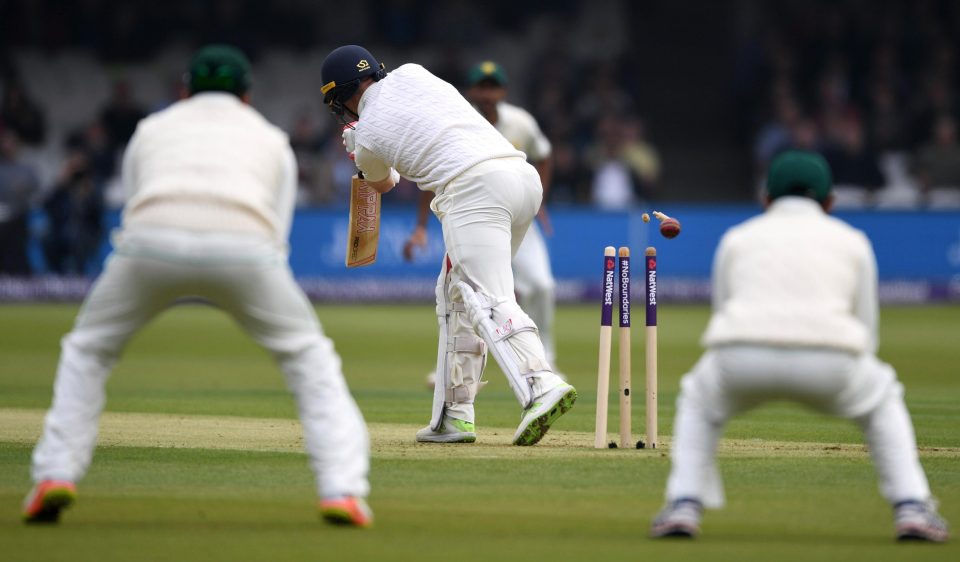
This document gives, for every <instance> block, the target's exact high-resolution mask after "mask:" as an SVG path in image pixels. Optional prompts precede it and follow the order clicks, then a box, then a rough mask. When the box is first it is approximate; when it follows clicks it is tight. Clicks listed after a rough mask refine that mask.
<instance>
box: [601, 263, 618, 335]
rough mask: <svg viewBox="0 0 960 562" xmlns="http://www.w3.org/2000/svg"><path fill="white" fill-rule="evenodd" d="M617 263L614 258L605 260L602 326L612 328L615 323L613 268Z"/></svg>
mask: <svg viewBox="0 0 960 562" xmlns="http://www.w3.org/2000/svg"><path fill="white" fill-rule="evenodd" d="M616 265H617V263H616V262H615V261H614V260H613V258H608V257H604V259H603V306H602V307H601V314H600V325H601V326H610V325H611V324H612V323H613V290H614V281H613V268H614V267H616Z"/></svg>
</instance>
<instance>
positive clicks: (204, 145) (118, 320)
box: [24, 46, 373, 527]
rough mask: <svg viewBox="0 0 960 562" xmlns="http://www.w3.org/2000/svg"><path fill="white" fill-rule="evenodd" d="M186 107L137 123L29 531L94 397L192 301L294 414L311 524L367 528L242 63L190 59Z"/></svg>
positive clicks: (79, 453) (31, 500)
mask: <svg viewBox="0 0 960 562" xmlns="http://www.w3.org/2000/svg"><path fill="white" fill-rule="evenodd" d="M186 78H187V81H188V86H189V89H190V93H191V95H190V97H188V98H187V99H184V100H182V101H180V102H178V103H176V104H174V105H173V106H171V107H170V108H168V109H166V110H164V111H162V112H160V113H157V114H155V115H153V116H150V117H148V118H146V119H144V120H143V121H141V122H140V124H139V126H138V127H137V131H136V133H135V134H134V136H133V138H132V139H131V141H130V144H129V146H128V147H127V151H126V154H125V156H124V161H123V181H124V185H125V186H126V187H127V189H128V194H129V199H128V202H127V204H126V206H125V208H124V211H123V224H122V228H121V229H120V231H119V232H118V233H117V235H116V238H115V247H116V249H115V251H114V252H113V254H112V255H111V256H110V258H109V259H108V261H107V265H106V269H105V271H104V273H103V275H102V276H101V277H100V278H99V279H98V280H97V282H96V284H95V285H94V286H93V289H92V290H91V292H90V294H89V295H88V296H87V298H86V300H85V301H84V304H83V309H82V310H81V312H80V315H79V316H78V318H77V321H76V325H75V326H74V328H73V330H72V331H71V332H70V333H69V334H68V335H67V336H66V337H65V338H64V339H63V350H62V353H61V356H60V363H59V366H58V368H57V377H56V382H55V385H54V399H53V405H52V406H51V408H50V411H49V413H48V414H47V417H46V423H45V426H44V432H43V437H42V438H41V440H40V442H39V444H38V445H37V447H36V449H35V451H34V453H33V468H32V476H33V479H34V481H35V482H36V486H35V487H34V489H33V491H31V493H30V494H29V495H28V496H27V499H26V501H25V503H24V519H25V520H26V521H27V522H28V523H49V522H56V521H57V519H58V518H59V516H60V511H61V510H62V509H63V508H64V507H66V506H67V505H69V504H70V503H71V502H72V501H73V498H74V495H75V493H76V487H75V483H76V482H77V481H78V480H80V478H81V477H82V476H83V475H84V474H85V473H86V471H87V468H88V466H89V465H90V460H91V456H92V454H93V449H94V445H95V443H96V438H97V423H98V420H99V417H100V413H101V411H102V410H103V406H104V403H105V401H106V396H105V392H104V385H105V384H106V381H107V377H108V376H109V374H110V369H111V367H112V366H113V364H114V363H115V362H116V361H117V359H118V358H119V357H120V354H121V352H122V351H123V348H124V346H125V345H126V343H127V342H128V341H129V340H130V338H131V337H133V335H134V334H136V333H137V332H138V331H139V330H140V329H141V328H142V327H143V326H144V325H145V324H147V323H148V322H149V321H150V320H152V319H153V318H154V317H155V316H156V315H157V314H159V313H160V312H162V311H163V310H164V309H166V308H167V307H169V306H170V305H171V304H173V302H174V301H175V300H176V299H178V298H180V297H184V296H197V297H202V298H203V299H205V300H207V301H209V302H210V303H211V304H213V305H214V306H217V307H219V308H221V309H223V310H224V311H225V312H227V313H228V314H230V315H231V316H232V317H233V318H234V319H235V320H236V321H237V323H238V324H240V326H241V327H242V328H243V329H244V330H245V331H246V332H247V333H248V334H250V336H251V337H253V339H254V340H256V341H257V342H258V343H259V344H260V345H262V346H264V347H266V348H267V349H269V350H270V351H271V352H272V353H273V355H274V357H275V359H276V360H277V362H278V363H279V365H280V368H281V370H282V371H283V373H284V375H285V377H286V381H287V385H288V386H289V387H290V390H291V391H292V392H293V393H294V395H295V396H296V400H297V406H298V412H299V415H300V420H301V422H302V423H303V432H304V442H305V444H306V448H307V453H308V455H309V457H310V465H311V467H312V468H313V470H314V472H315V473H316V477H317V485H318V490H319V495H320V496H321V501H320V506H319V507H320V512H321V515H322V516H323V517H324V518H325V519H326V520H327V521H329V522H331V523H336V524H346V525H354V526H360V527H366V526H369V525H370V524H371V523H372V522H373V515H372V513H371V512H370V509H369V508H368V507H367V506H366V503H365V502H364V499H363V498H364V497H365V496H366V495H367V493H368V491H369V484H368V482H367V472H368V468H369V445H368V435H367V429H366V426H365V425H364V422H363V418H362V416H361V414H360V411H359V409H358V408H357V405H356V403H355V402H354V401H353V398H352V397H351V396H350V393H349V391H348V390H347V385H346V382H345V381H344V378H343V373H342V371H341V366H340V357H339V356H338V355H337V353H336V351H335V350H334V348H333V343H332V342H331V341H330V340H329V339H328V338H327V337H326V336H325V335H324V334H323V332H322V331H321V328H320V324H319V322H318V321H317V318H316V315H315V313H314V311H313V308H312V307H311V305H310V302H309V301H308V300H307V298H306V296H305V295H304V294H303V291H302V290H301V289H300V287H299V286H298V285H297V284H296V282H295V281H294V279H293V275H292V273H291V271H290V267H289V265H288V263H287V242H286V241H287V238H288V235H289V231H290V223H291V220H292V215H293V206H294V197H295V194H296V177H297V168H296V161H295V159H294V155H293V151H292V150H291V148H290V144H289V142H288V140H287V136H286V134H285V133H283V132H282V131H281V130H280V129H278V128H276V127H274V126H273V125H271V124H270V123H268V122H267V121H266V120H265V119H264V118H263V117H262V116H261V115H260V114H259V113H257V112H256V111H255V110H254V109H252V108H251V107H250V106H249V105H248V103H249V101H250V96H249V93H248V88H249V63H248V62H247V60H246V57H244V56H243V54H242V53H240V52H239V51H237V50H236V49H233V48H231V47H226V46H209V47H205V48H204V49H201V50H200V51H199V52H198V53H197V54H196V55H194V57H193V59H192V61H191V64H190V70H189V72H188V74H187V76H186Z"/></svg>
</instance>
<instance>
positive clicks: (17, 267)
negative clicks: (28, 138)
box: [0, 130, 38, 275]
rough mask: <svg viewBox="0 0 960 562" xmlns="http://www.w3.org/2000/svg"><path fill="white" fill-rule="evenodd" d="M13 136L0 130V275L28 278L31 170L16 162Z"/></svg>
mask: <svg viewBox="0 0 960 562" xmlns="http://www.w3.org/2000/svg"><path fill="white" fill-rule="evenodd" d="M18 149H19V145H18V141H17V135H16V133H14V132H13V131H2V130H0V275H29V274H30V264H29V261H28V260H27V234H28V231H29V229H28V226H29V225H28V221H29V211H30V199H31V198H32V197H33V195H34V193H35V192H36V191H37V187H38V181H37V175H36V173H34V170H33V168H31V167H30V166H28V165H27V164H24V163H22V162H20V161H19V159H18V157H17V151H18Z"/></svg>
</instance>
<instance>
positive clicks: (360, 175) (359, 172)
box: [357, 170, 363, 179]
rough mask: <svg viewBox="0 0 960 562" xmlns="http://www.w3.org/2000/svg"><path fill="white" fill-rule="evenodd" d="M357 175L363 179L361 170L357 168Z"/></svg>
mask: <svg viewBox="0 0 960 562" xmlns="http://www.w3.org/2000/svg"><path fill="white" fill-rule="evenodd" d="M357 177H358V178H360V179H363V172H362V171H360V170H357Z"/></svg>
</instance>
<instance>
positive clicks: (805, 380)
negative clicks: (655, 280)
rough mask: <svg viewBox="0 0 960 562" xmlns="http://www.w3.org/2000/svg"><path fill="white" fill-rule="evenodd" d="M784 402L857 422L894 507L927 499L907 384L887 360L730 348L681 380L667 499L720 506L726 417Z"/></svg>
mask: <svg viewBox="0 0 960 562" xmlns="http://www.w3.org/2000/svg"><path fill="white" fill-rule="evenodd" d="M783 399H789V400H794V401H798V402H800V403H802V404H804V405H806V406H809V407H811V408H813V409H815V410H817V411H820V412H823V413H826V414H832V415H835V416H840V417H843V418H846V419H849V420H852V421H853V422H855V423H856V424H857V425H858V426H859V427H860V429H861V430H862V431H863V434H864V436H865V438H866V442H867V446H868V447H869V449H870V455H871V457H872V458H873V462H874V465H875V466H876V468H877V474H878V476H879V480H880V491H881V493H882V494H883V496H884V497H885V498H886V499H887V501H888V502H890V504H891V505H896V504H897V503H900V502H902V501H906V500H912V499H927V498H929V497H930V487H929V486H928V484H927V478H926V476H925V474H924V472H923V468H921V466H920V460H919V458H918V455H917V443H916V439H915V437H914V432H913V424H912V423H911V421H910V416H909V414H908V413H907V409H906V406H905V405H904V402H903V385H901V384H900V383H899V382H898V381H897V377H896V373H895V372H894V370H893V368H892V367H891V366H890V365H888V364H886V363H883V362H882V361H880V360H878V359H877V358H876V357H875V356H873V355H872V354H859V355H858V354H855V353H849V352H844V351H839V350H829V349H820V350H817V349H802V348H797V349H791V348H788V347H782V348H775V347H769V346H763V347H761V346H750V345H728V346H723V347H718V348H714V349H711V350H710V351H708V352H707V353H706V354H705V355H704V356H703V357H702V358H701V359H700V361H699V362H698V363H697V364H696V365H695V366H694V368H693V370H692V371H691V372H690V373H688V374H687V375H686V376H684V377H683V379H682V381H681V383H680V395H679V397H678V398H677V416H676V420H675V421H674V429H673V432H674V433H673V443H672V445H671V456H672V460H673V464H672V466H673V468H672V470H671V472H670V478H669V479H668V481H667V493H666V495H667V500H668V501H675V500H679V499H683V498H698V499H700V500H701V501H702V503H703V505H704V506H705V507H708V508H720V507H723V505H724V494H723V486H722V484H721V480H720V474H719V472H718V470H717V467H716V464H715V455H716V449H717V444H718V442H719V441H720V436H721V434H722V432H723V428H724V426H725V424H726V422H727V420H729V419H730V418H731V417H733V416H735V415H738V414H741V413H743V412H746V411H748V410H750V409H751V408H753V407H755V406H758V405H760V404H762V403H764V402H766V401H770V400H783Z"/></svg>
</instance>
